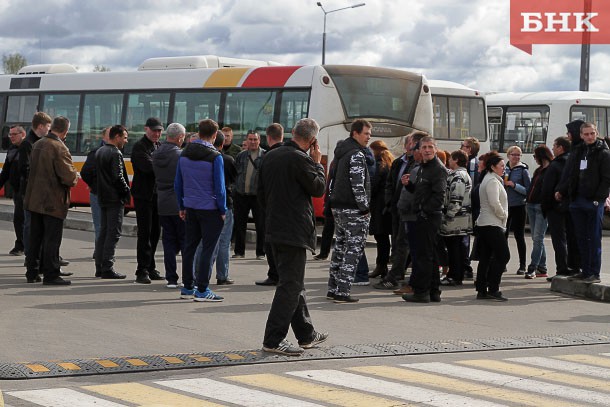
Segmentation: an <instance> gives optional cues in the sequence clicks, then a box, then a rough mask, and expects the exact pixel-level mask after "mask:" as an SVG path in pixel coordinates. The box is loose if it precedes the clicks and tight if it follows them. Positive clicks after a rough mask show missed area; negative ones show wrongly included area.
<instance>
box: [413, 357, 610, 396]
mask: <svg viewBox="0 0 610 407" xmlns="http://www.w3.org/2000/svg"><path fill="white" fill-rule="evenodd" d="M402 366H405V367H408V368H413V369H417V370H424V371H426V372H433V373H439V374H443V375H449V376H453V377H458V378H461V379H466V380H474V381H479V382H483V383H487V384H489V385H495V386H504V387H510V388H514V389H519V390H525V391H531V392H533V393H541V394H546V395H549V396H554V397H561V398H566V399H570V400H576V401H579V402H581V403H598V404H602V405H610V398H609V397H608V395H607V394H603V393H599V392H594V391H590V390H582V389H577V388H574V387H569V386H563V385H559V384H553V383H546V382H541V381H538V380H532V379H524V378H522V377H519V376H513V375H507V374H499V373H493V372H489V371H484V370H479V369H472V368H469V367H465V366H453V365H450V364H449V363H440V362H430V363H411V364H405V365H402Z"/></svg>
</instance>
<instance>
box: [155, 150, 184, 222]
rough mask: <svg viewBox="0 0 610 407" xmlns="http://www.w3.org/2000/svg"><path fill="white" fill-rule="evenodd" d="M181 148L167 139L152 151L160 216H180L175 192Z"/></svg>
mask: <svg viewBox="0 0 610 407" xmlns="http://www.w3.org/2000/svg"><path fill="white" fill-rule="evenodd" d="M179 159H180V148H179V147H178V146H177V145H175V144H174V143H170V142H168V141H165V142H163V143H161V145H160V146H159V148H157V149H156V150H155V151H154V152H153V153H152V164H153V171H154V173H155V182H156V184H157V207H158V208H159V215H160V216H178V200H177V199H176V193H175V192H174V180H175V179H176V168H177V167H178V160H179Z"/></svg>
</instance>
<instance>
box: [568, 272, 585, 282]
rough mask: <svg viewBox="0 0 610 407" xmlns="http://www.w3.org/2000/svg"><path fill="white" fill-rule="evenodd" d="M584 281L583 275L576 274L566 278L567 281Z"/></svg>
mask: <svg viewBox="0 0 610 407" xmlns="http://www.w3.org/2000/svg"><path fill="white" fill-rule="evenodd" d="M584 279H585V275H584V274H583V273H576V274H574V275H571V276H570V277H568V281H574V280H584Z"/></svg>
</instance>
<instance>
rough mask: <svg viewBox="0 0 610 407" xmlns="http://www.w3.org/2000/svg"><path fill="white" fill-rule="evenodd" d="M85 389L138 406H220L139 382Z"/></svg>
mask: <svg viewBox="0 0 610 407" xmlns="http://www.w3.org/2000/svg"><path fill="white" fill-rule="evenodd" d="M82 388H83V389H85V390H88V391H91V392H94V393H99V394H103V395H104V396H108V397H113V398H115V399H119V400H121V401H127V402H129V403H134V404H137V405H138V406H153V405H154V406H156V407H163V406H167V407H221V406H222V405H221V404H216V403H212V402H210V401H206V400H201V399H196V398H193V397H189V396H185V395H182V394H178V393H173V392H170V391H167V390H161V389H157V388H155V387H151V386H146V385H144V384H140V383H118V384H108V385H96V386H83V387H82Z"/></svg>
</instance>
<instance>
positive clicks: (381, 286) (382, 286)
mask: <svg viewBox="0 0 610 407" xmlns="http://www.w3.org/2000/svg"><path fill="white" fill-rule="evenodd" d="M373 288H376V289H378V290H395V289H397V288H398V283H395V282H394V281H390V280H381V281H380V282H378V283H377V284H373Z"/></svg>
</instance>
